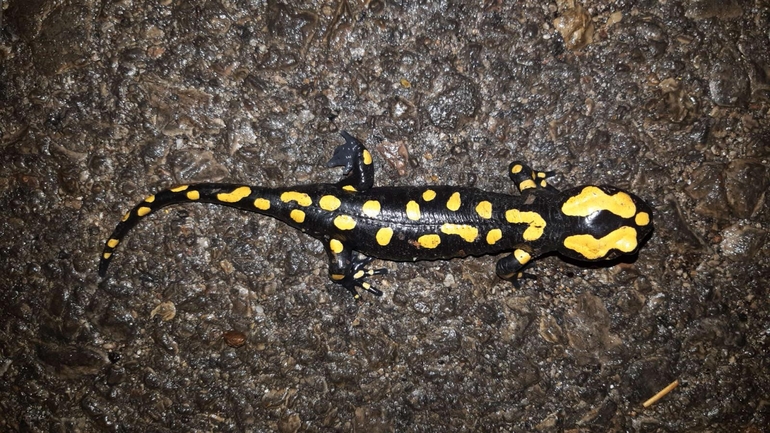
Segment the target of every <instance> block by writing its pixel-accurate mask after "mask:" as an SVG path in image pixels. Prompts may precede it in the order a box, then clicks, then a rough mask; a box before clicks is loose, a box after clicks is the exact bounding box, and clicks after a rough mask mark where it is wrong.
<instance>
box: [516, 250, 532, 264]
mask: <svg viewBox="0 0 770 433" xmlns="http://www.w3.org/2000/svg"><path fill="white" fill-rule="evenodd" d="M513 257H516V260H517V261H518V262H519V264H522V265H526V264H527V263H529V261H530V260H532V256H531V255H530V254H529V253H528V252H526V251H524V250H522V249H516V250H514V251H513Z"/></svg>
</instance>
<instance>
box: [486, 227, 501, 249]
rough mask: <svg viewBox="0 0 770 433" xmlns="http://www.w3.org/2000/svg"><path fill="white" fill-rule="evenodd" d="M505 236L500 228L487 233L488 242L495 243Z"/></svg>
mask: <svg viewBox="0 0 770 433" xmlns="http://www.w3.org/2000/svg"><path fill="white" fill-rule="evenodd" d="M502 238H503V232H502V231H501V230H500V229H492V230H490V231H489V232H488V233H487V243H488V244H489V245H494V244H495V243H496V242H497V241H499V240H500V239H502Z"/></svg>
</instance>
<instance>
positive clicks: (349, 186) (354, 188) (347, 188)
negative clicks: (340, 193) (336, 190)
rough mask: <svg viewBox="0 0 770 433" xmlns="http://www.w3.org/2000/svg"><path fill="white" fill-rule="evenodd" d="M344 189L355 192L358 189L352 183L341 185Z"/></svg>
mask: <svg viewBox="0 0 770 433" xmlns="http://www.w3.org/2000/svg"><path fill="white" fill-rule="evenodd" d="M342 189H344V190H345V191H350V192H356V191H358V190H357V189H356V187H354V186H353V185H345V186H343V187H342Z"/></svg>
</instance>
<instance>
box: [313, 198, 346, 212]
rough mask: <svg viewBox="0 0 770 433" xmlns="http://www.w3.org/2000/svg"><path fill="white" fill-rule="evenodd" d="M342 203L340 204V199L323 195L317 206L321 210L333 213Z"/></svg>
mask: <svg viewBox="0 0 770 433" xmlns="http://www.w3.org/2000/svg"><path fill="white" fill-rule="evenodd" d="M341 204H342V203H341V202H340V199H338V198H337V197H335V196H333V195H325V196H323V197H321V199H320V200H318V206H321V209H323V210H326V211H330V212H331V211H333V210H337V209H338V208H339V207H340V205H341Z"/></svg>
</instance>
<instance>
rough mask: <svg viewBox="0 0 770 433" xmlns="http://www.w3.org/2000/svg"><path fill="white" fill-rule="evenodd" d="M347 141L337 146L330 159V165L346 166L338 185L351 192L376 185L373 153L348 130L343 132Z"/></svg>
mask: <svg viewBox="0 0 770 433" xmlns="http://www.w3.org/2000/svg"><path fill="white" fill-rule="evenodd" d="M341 135H342V137H343V138H344V139H345V143H344V144H341V145H339V146H337V148H336V149H335V150H334V155H332V158H331V159H330V160H329V163H328V164H327V166H329V167H340V166H342V167H345V172H344V174H343V176H342V180H340V181H339V182H337V186H339V187H340V188H342V189H344V190H345V191H349V192H358V191H366V190H368V189H369V188H371V187H372V185H374V165H373V164H372V154H371V153H369V151H368V150H366V147H364V145H363V144H361V142H360V141H358V140H357V139H356V138H355V137H353V136H352V135H350V134H348V133H347V131H342V132H341Z"/></svg>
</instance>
